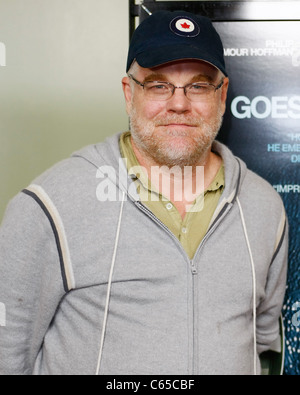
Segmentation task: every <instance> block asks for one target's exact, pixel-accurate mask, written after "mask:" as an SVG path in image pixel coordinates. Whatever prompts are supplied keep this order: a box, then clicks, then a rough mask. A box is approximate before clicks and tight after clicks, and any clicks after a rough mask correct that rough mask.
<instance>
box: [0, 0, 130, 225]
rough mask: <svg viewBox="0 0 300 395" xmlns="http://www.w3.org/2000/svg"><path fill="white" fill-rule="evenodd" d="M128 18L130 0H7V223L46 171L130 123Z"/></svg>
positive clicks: (1, 184) (2, 198)
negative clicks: (125, 84)
mask: <svg viewBox="0 0 300 395" xmlns="http://www.w3.org/2000/svg"><path fill="white" fill-rule="evenodd" d="M128 18H129V16H128V1H127V0H0V43H2V44H4V45H0V50H1V51H2V52H1V53H2V58H1V56H0V59H2V61H1V63H0V222H1V219H2V215H3V212H4V209H5V207H6V205H7V203H8V201H9V199H11V198H12V197H13V196H14V195H15V194H16V193H17V192H18V191H19V190H20V189H22V188H24V187H26V186H27V185H28V184H29V183H30V182H31V180H32V179H33V178H35V177H36V176H38V175H39V174H40V173H41V172H43V171H44V170H46V169H47V168H49V167H50V166H52V165H53V164H54V163H56V162H57V161H58V160H61V159H63V158H65V157H68V156H69V155H70V154H71V153H72V152H73V151H75V150H77V149H79V148H81V147H83V146H85V145H87V144H90V143H94V142H98V141H101V140H103V139H104V138H105V137H106V136H108V135H111V134H113V133H115V132H117V131H121V130H125V129H127V128H128V119H127V115H126V112H125V106H124V101H123V93H122V89H121V79H122V77H123V75H125V71H126V70H125V67H126V56H127V50H128V42H129V25H128ZM3 47H5V52H6V53H5V55H6V57H5V60H6V66H5V67H3V66H1V65H3Z"/></svg>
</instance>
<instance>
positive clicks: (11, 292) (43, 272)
mask: <svg viewBox="0 0 300 395" xmlns="http://www.w3.org/2000/svg"><path fill="white" fill-rule="evenodd" d="M118 139H119V135H116V136H114V137H111V138H110V139H108V140H107V141H106V142H104V143H101V144H98V145H94V146H90V147H87V148H85V149H83V150H82V151H80V152H78V153H75V154H74V155H73V156H72V157H71V158H69V159H67V160H65V161H63V162H61V163H59V164H57V165H56V166H54V168H52V169H50V170H49V171H47V172H46V173H45V174H43V175H42V176H41V177H39V178H38V179H37V180H35V181H34V182H33V184H32V185H30V186H29V187H28V188H26V189H25V190H24V191H22V193H20V194H19V195H17V196H16V197H15V198H14V199H13V200H12V201H11V202H10V204H9V207H8V209H7V212H6V215H5V218H4V221H3V223H2V226H1V230H0V304H1V306H2V321H1V322H2V326H1V327H0V374H1V375H3V374H29V375H31V374H51V375H54V374H55V375H56V374H58V375H61V374H63V375H68V374H75V375H91V374H114V375H116V374H120V375H121V374H145V375H150V374H162V375H164V374H170V375H177V374H182V375H185V374H244V375H246V374H253V373H255V372H256V373H260V365H259V359H258V354H259V353H261V352H262V351H264V350H267V349H269V347H270V344H271V343H272V342H273V341H274V340H275V339H276V337H277V336H278V318H279V315H280V312H281V307H282V303H283V297H284V292H285V281H286V266H287V265H286V262H287V245H288V242H287V225H286V217H285V211H284V208H283V204H282V202H281V199H280V197H279V196H278V195H277V193H276V192H275V191H274V190H273V188H272V187H271V186H270V185H269V184H267V183H266V182H265V181H264V180H263V179H261V178H260V177H258V176H257V175H255V174H254V173H252V172H251V171H249V170H247V168H246V165H245V164H244V163H243V162H242V161H241V160H239V159H237V158H235V157H234V156H233V155H232V153H231V152H230V151H229V150H228V149H227V148H226V147H225V146H223V145H222V144H220V143H217V142H216V143H215V144H214V150H215V151H216V152H218V153H219V154H220V155H221V156H222V158H223V160H224V163H225V182H226V188H225V191H224V193H223V195H222V198H221V200H220V203H219V205H218V208H217V210H216V213H215V215H214V218H213V220H212V222H211V225H210V228H209V231H208V232H207V234H206V236H205V238H204V240H203V241H202V243H201V244H200V246H199V248H198V251H197V253H196V255H195V257H194V259H193V260H190V259H189V257H188V256H187V254H186V253H185V251H184V249H183V248H182V247H181V244H180V242H179V241H178V240H177V239H176V237H175V236H174V235H173V234H172V233H171V232H170V231H169V230H168V229H167V228H166V227H165V226H164V225H163V224H162V223H161V222H160V221H159V220H158V219H157V218H156V217H155V216H154V215H153V214H152V213H151V212H150V211H149V210H148V209H147V208H146V207H145V206H144V205H143V204H142V203H141V202H140V201H139V196H138V194H137V193H136V190H135V187H134V183H133V181H132V180H130V179H129V178H128V177H127V172H126V169H125V166H124V165H122V161H121V160H120V159H121V158H120V153H119V146H118ZM119 166H121V167H120V169H119ZM111 167H113V168H114V169H115V171H112V170H111ZM105 182H106V183H107V188H104V189H103V186H104V183H105ZM113 188H115V192H116V193H115V196H116V199H115V200H116V201H111V200H114V199H110V200H108V201H105V199H104V195H103V193H104V192H103V191H104V190H105V189H107V191H108V190H110V196H111V195H112V194H113V193H114V192H113ZM101 191H102V192H101ZM101 193H102V195H101ZM194 231H195V232H196V231H197V229H195V230H194ZM4 313H5V317H3V314H4ZM254 328H255V329H256V330H254ZM254 349H255V351H254ZM254 352H255V354H256V355H255V358H254Z"/></svg>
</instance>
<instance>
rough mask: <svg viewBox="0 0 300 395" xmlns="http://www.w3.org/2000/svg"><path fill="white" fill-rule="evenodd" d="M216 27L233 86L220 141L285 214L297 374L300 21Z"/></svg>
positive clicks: (289, 366)
mask: <svg viewBox="0 0 300 395" xmlns="http://www.w3.org/2000/svg"><path fill="white" fill-rule="evenodd" d="M215 27H216V29H217V30H218V31H219V33H220V35H221V37H222V40H223V43H224V47H225V56H226V58H225V59H226V63H227V71H228V73H229V76H230V79H231V85H230V91H229V98H228V107H227V112H226V116H225V119H224V125H223V127H222V130H221V133H220V136H219V140H221V141H223V142H224V143H226V144H227V145H228V146H229V147H230V148H231V149H232V151H233V152H234V153H235V154H236V155H237V156H239V157H240V158H242V159H243V160H244V161H245V162H246V163H247V165H248V167H249V168H250V169H252V170H253V171H255V172H256V173H258V174H260V175H261V176H262V177H264V178H265V179H266V180H268V181H269V182H270V183H271V184H272V185H273V187H274V188H275V190H276V191H277V192H278V193H279V194H280V195H281V197H282V199H283V201H284V204H285V207H286V210H287V214H288V219H289V229H290V250H289V271H288V286H287V294H286V299H285V303H284V308H283V318H284V326H285V336H286V350H285V353H286V354H285V374H288V375H299V374H300V256H299V250H300V232H299V228H300V223H299V222H300V221H299V193H300V21H288V22H284V21H280V22H276V21H274V22H272V21H265V22H264V21H262V22H250V21H249V22H245V21H243V22H216V23H215ZM267 220H268V218H266V221H267Z"/></svg>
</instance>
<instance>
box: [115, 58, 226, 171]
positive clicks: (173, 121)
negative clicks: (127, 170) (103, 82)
mask: <svg viewBox="0 0 300 395" xmlns="http://www.w3.org/2000/svg"><path fill="white" fill-rule="evenodd" d="M133 77H134V78H135V79H136V80H138V81H140V82H142V83H144V82H146V81H160V82H162V81H166V82H170V83H172V84H174V85H175V86H180V87H183V86H185V85H187V84H190V83H194V82H209V83H212V84H214V85H215V86H217V85H218V84H219V83H220V82H221V81H222V74H221V72H220V71H219V70H217V69H216V68H215V67H213V66H211V65H209V64H208V63H205V62H201V61H189V60H185V61H177V62H172V63H169V64H166V65H163V66H159V67H155V68H153V69H145V68H142V67H140V66H139V65H137V64H136V65H135V67H134V69H133ZM122 82H123V89H124V94H125V99H126V106H127V112H128V115H129V117H130V121H131V132H132V139H133V145H134V147H135V148H136V149H138V150H139V152H140V154H142V155H146V156H147V157H148V158H149V159H150V160H151V161H153V162H155V163H156V164H158V165H166V166H169V167H172V166H176V165H177V166H181V167H183V166H193V165H197V164H198V163H199V162H200V161H201V159H203V156H204V155H205V154H206V153H207V152H208V150H209V149H210V147H211V144H212V142H213V140H214V139H215V137H216V135H217V133H218V131H219V129H220V127H221V124H222V119H223V115H224V112H225V103H226V96H227V89H228V79H227V78H225V79H224V85H223V87H222V88H221V89H219V90H217V91H216V92H214V91H213V92H211V95H210V97H209V98H208V99H203V100H201V101H197V102H192V101H190V100H189V99H188V98H187V97H186V96H185V94H184V90H183V89H176V90H175V93H174V95H173V97H171V98H170V99H169V100H167V101H156V100H149V98H147V97H146V95H145V92H144V90H143V87H141V86H139V85H137V84H135V83H134V82H133V81H130V79H129V78H128V77H125V78H124V79H123V81H122Z"/></svg>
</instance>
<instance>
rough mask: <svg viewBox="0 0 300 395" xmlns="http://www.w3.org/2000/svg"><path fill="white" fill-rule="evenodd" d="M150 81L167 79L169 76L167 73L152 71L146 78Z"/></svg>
mask: <svg viewBox="0 0 300 395" xmlns="http://www.w3.org/2000/svg"><path fill="white" fill-rule="evenodd" d="M148 81H160V82H162V81H167V77H166V75H165V74H157V73H152V74H150V75H147V77H146V78H145V79H144V82H148Z"/></svg>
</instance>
